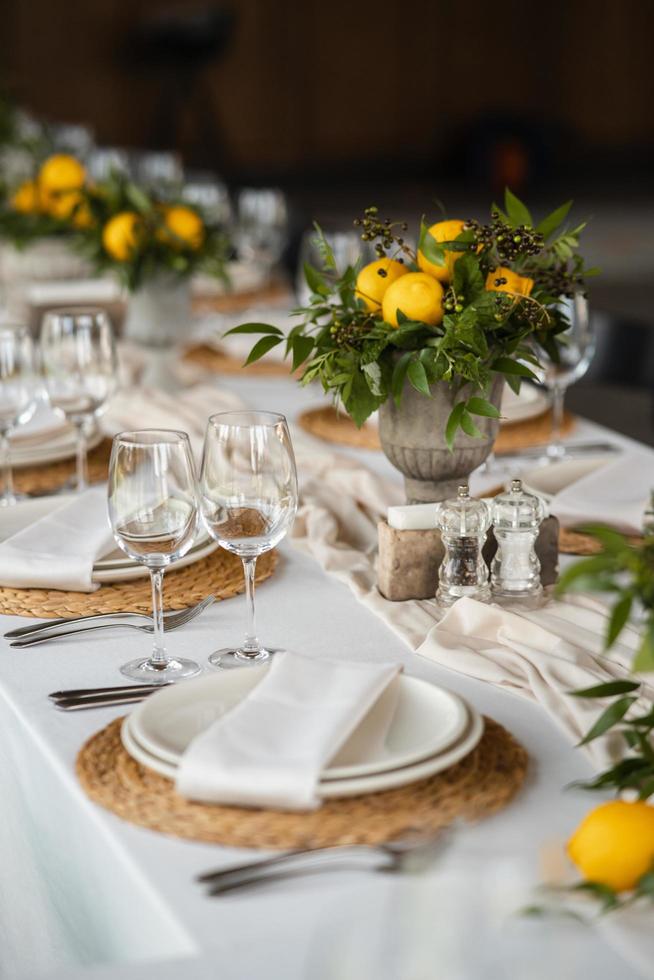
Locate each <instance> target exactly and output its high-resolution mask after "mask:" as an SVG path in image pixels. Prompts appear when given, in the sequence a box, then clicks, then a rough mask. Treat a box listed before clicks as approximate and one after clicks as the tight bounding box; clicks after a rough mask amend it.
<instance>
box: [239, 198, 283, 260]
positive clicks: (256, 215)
mask: <svg viewBox="0 0 654 980" xmlns="http://www.w3.org/2000/svg"><path fill="white" fill-rule="evenodd" d="M287 235H288V208H287V205H286V197H285V195H284V194H283V192H282V191H280V190H278V189H277V188H273V187H260V188H254V187H245V188H243V190H241V191H240V193H239V195H238V198H237V202H236V227H235V229H234V244H235V245H236V249H237V251H238V254H239V258H241V259H245V261H246V262H256V263H257V264H259V265H262V266H263V267H264V268H266V269H272V268H273V266H274V265H276V264H277V262H279V260H280V258H281V257H282V252H283V251H284V246H285V245H286V239H287Z"/></svg>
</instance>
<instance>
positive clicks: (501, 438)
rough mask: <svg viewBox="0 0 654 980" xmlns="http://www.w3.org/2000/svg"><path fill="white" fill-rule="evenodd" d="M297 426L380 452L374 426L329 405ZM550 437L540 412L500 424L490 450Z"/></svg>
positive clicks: (569, 421)
mask: <svg viewBox="0 0 654 980" xmlns="http://www.w3.org/2000/svg"><path fill="white" fill-rule="evenodd" d="M298 424H299V425H300V426H301V427H302V428H303V429H304V430H305V432H309V433H311V435H313V436H317V437H318V438H319V439H324V440H325V442H333V443H337V444H338V445H341V446H354V447H355V448H357V449H381V443H380V441H379V432H378V429H377V426H376V425H373V424H371V423H366V424H365V425H364V426H363V427H362V428H361V429H357V427H356V425H355V424H354V422H353V421H352V419H351V418H350V417H349V415H345V414H344V413H343V412H339V411H338V410H337V409H336V408H334V406H333V405H324V406H322V407H321V408H310V409H307V411H305V412H302V414H301V415H300V416H299V418H298ZM574 424H575V422H574V417H573V416H572V415H570V414H569V413H567V412H566V413H565V418H564V421H563V427H562V434H563V435H564V436H566V435H568V434H569V433H570V432H571V431H572V429H573V427H574ZM551 434H552V415H551V412H549V411H548V412H544V413H543V414H542V415H539V416H538V417H537V418H533V419H527V420H526V421H524V422H511V423H508V424H505V425H502V426H501V428H500V431H499V432H498V434H497V439H496V440H495V445H494V447H493V448H494V450H495V452H498V453H505V452H511V451H513V450H515V449H524V448H525V447H526V446H540V445H545V444H546V443H548V442H549V440H550V437H551Z"/></svg>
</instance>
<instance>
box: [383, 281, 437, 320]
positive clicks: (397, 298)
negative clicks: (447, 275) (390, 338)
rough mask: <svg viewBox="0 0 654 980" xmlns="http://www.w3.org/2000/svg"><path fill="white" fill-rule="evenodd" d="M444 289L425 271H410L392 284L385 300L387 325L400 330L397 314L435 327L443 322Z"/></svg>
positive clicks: (384, 309) (385, 294)
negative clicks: (400, 312)
mask: <svg viewBox="0 0 654 980" xmlns="http://www.w3.org/2000/svg"><path fill="white" fill-rule="evenodd" d="M442 300H443V287H442V286H441V284H440V282H438V280H437V279H434V277H433V276H428V275H427V274H426V273H424V272H408V273H407V274H406V275H405V276H401V277H400V278H399V279H396V280H395V282H393V283H391V285H390V286H389V287H388V289H387V290H386V292H385V293H384V298H383V300H382V312H383V314H384V320H385V321H386V323H390V324H391V325H392V326H394V327H397V326H398V322H397V311H398V310H401V311H402V313H404V315H405V316H407V317H408V318H409V320H419V321H421V322H422V323H428V324H430V325H431V326H433V327H435V326H436V325H437V324H438V323H440V322H441V320H442V319H443V303H442Z"/></svg>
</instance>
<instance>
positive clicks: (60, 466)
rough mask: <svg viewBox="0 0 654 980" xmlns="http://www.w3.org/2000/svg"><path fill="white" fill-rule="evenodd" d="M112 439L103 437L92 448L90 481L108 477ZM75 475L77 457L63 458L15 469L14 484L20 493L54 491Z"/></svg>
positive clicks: (89, 463) (89, 461) (93, 481)
mask: <svg viewBox="0 0 654 980" xmlns="http://www.w3.org/2000/svg"><path fill="white" fill-rule="evenodd" d="M110 455H111V439H103V440H102V442H99V443H98V445H97V446H96V447H95V448H94V449H91V450H90V452H89V456H88V468H89V482H90V483H100V482H102V480H106V479H107V474H108V472H109V457H110ZM74 475H75V459H74V457H73V458H72V459H63V460H61V462H59V463H46V464H45V465H39V466H24V467H22V468H16V469H15V470H14V485H15V487H16V490H17V491H18V492H19V493H36V494H42V493H53V492H54V491H55V490H61V488H62V487H63V486H64V485H65V484H66V483H67V481H68V480H70V479H71V477H73V476H74Z"/></svg>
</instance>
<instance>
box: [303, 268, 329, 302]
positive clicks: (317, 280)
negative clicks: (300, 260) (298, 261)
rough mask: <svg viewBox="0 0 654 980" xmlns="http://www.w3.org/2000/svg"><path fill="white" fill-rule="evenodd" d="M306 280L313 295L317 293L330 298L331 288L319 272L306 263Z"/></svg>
mask: <svg viewBox="0 0 654 980" xmlns="http://www.w3.org/2000/svg"><path fill="white" fill-rule="evenodd" d="M304 278H305V279H306V281H307V286H308V287H309V289H310V290H311V292H312V293H317V294H318V295H319V296H329V286H328V285H327V283H326V282H325V280H324V279H323V277H322V276H321V275H320V273H319V272H318V270H317V269H314V267H313V266H312V265H309V263H308V262H305V263H304Z"/></svg>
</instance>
